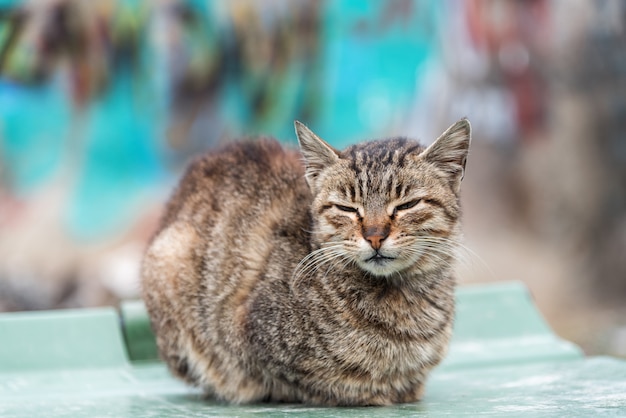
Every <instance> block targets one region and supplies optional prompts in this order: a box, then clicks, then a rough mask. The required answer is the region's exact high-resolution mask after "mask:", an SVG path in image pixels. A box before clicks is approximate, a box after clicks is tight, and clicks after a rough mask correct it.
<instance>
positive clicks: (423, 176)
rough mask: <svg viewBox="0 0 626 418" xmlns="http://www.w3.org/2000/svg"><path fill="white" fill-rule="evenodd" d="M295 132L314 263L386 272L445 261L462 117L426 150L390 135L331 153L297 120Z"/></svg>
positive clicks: (454, 220)
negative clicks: (309, 196)
mask: <svg viewBox="0 0 626 418" xmlns="http://www.w3.org/2000/svg"><path fill="white" fill-rule="evenodd" d="M296 133H297V136H298V141H299V143H300V148H301V150H302V154H303V156H304V162H305V166H306V180H307V183H308V184H309V187H310V188H311V191H312V193H313V196H314V199H313V204H312V208H311V212H312V215H313V220H314V226H313V235H312V236H313V239H314V240H315V241H316V243H317V244H318V245H319V246H320V249H319V250H318V253H319V257H317V258H319V260H320V262H324V263H329V265H336V266H342V265H345V266H348V265H356V266H358V267H359V268H361V269H362V270H364V271H366V272H369V273H371V274H373V275H375V276H385V277H390V276H394V275H396V274H399V275H400V276H401V275H402V272H405V271H415V270H417V271H422V272H426V271H429V270H432V269H435V268H441V267H446V266H449V263H450V261H451V259H452V258H453V255H452V253H453V252H454V251H455V249H456V242H457V241H458V239H459V234H460V232H459V231H460V229H459V221H460V219H459V218H460V206H459V189H460V185H461V180H462V179H463V174H464V172H465V161H466V159H467V154H468V150H469V145H470V137H471V128H470V123H469V121H468V120H467V119H462V120H460V121H458V122H457V123H455V124H454V125H452V126H451V127H450V128H448V129H447V130H446V131H445V132H444V133H443V134H442V135H441V136H440V137H439V138H438V139H437V140H436V141H435V142H434V143H433V144H432V145H431V146H429V147H428V148H424V147H423V146H421V145H420V144H419V143H418V142H415V141H411V140H408V139H404V138H396V139H386V140H379V141H372V142H364V143H361V144H357V145H353V146H351V147H349V148H347V149H345V150H344V151H337V150H335V149H334V148H332V147H331V146H330V145H328V144H327V143H326V142H324V141H323V140H322V139H321V138H319V137H318V136H317V135H316V134H315V133H313V132H312V131H311V130H310V129H308V128H307V127H306V126H304V125H303V124H301V123H300V122H296Z"/></svg>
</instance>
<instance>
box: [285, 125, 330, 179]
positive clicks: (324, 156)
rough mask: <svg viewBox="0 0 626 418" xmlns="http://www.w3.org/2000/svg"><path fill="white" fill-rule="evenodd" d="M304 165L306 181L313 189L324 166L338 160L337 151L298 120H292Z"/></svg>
mask: <svg viewBox="0 0 626 418" xmlns="http://www.w3.org/2000/svg"><path fill="white" fill-rule="evenodd" d="M294 124H295V127H296V136H297V137H298V143H300V150H301V151H302V155H303V156H304V163H305V166H306V174H305V177H306V181H307V183H308V184H309V187H310V188H311V189H313V190H315V180H316V179H317V177H318V176H319V174H320V173H321V172H322V170H324V168H326V167H328V166H330V165H332V164H334V163H336V162H337V161H338V160H339V152H338V151H337V150H335V149H334V148H333V147H331V146H330V145H328V144H327V143H326V142H325V141H324V140H323V139H322V138H320V137H319V136H317V135H315V133H313V131H311V130H310V129H309V128H307V127H306V126H304V124H303V123H301V122H299V121H295V122H294Z"/></svg>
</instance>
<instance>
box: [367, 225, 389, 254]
mask: <svg viewBox="0 0 626 418" xmlns="http://www.w3.org/2000/svg"><path fill="white" fill-rule="evenodd" d="M388 236H389V229H388V228H380V227H370V228H367V230H366V231H365V234H363V238H365V239H366V240H367V241H368V242H369V243H370V245H371V246H372V248H373V249H375V250H379V249H380V247H381V246H382V245H383V244H382V243H383V241H384V240H385V238H387V237H388Z"/></svg>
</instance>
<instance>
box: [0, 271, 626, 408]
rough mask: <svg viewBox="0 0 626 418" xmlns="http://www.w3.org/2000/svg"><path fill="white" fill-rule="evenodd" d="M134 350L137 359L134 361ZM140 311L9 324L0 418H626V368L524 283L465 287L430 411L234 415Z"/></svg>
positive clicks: (7, 317)
mask: <svg viewBox="0 0 626 418" xmlns="http://www.w3.org/2000/svg"><path fill="white" fill-rule="evenodd" d="M127 353H128V354H127ZM155 354H156V351H155V346H154V339H153V336H152V333H151V332H150V329H149V324H148V321H147V317H146V315H145V310H144V308H143V305H142V304H141V303H137V302H128V303H124V304H123V305H122V307H121V309H120V314H119V315H118V313H117V312H116V311H115V310H114V309H93V310H80V311H55V312H38V313H23V314H3V315H0V417H39V416H41V417H160V416H172V417H196V416H289V417H296V416H311V417H327V416H380V417H393V416H429V417H436V416H476V415H480V414H486V415H494V416H507V417H509V416H565V417H577V416H578V417H587V416H602V415H604V416H626V362H623V361H619V360H616V359H611V358H586V357H584V356H583V355H582V353H581V352H580V350H579V349H578V348H577V347H576V346H574V345H572V344H571V343H568V342H566V341H563V340H560V339H559V338H557V337H555V336H554V335H553V333H552V332H551V331H550V329H549V328H548V327H547V325H546V323H545V322H544V321H543V319H542V318H541V316H540V315H539V314H538V312H537V310H536V309H535V308H534V306H533V304H532V301H531V300H530V298H529V296H528V293H527V292H526V291H525V289H524V288H523V287H522V286H521V285H519V284H517V283H507V284H498V285H489V286H474V287H465V288H461V289H459V291H458V312H457V319H456V325H455V334H454V338H453V342H452V344H451V347H450V352H449V355H448V357H447V359H446V361H445V362H444V364H442V365H441V366H440V367H439V368H437V369H436V370H435V371H434V373H433V374H432V376H431V378H430V380H429V382H428V385H427V389H426V394H425V397H424V400H423V401H422V402H419V403H416V404H406V405H397V406H393V407H384V408H377V407H374V408H313V407H307V406H302V405H271V404H270V405H268V404H263V405H250V406H229V405H223V404H219V403H216V402H215V401H213V400H210V399H209V400H207V399H203V398H202V396H201V395H200V394H199V393H198V392H197V391H196V390H195V389H193V388H189V387H186V386H185V385H184V384H182V383H180V382H179V381H177V380H175V379H173V378H171V377H170V375H169V373H168V372H167V370H166V368H165V366H164V365H163V364H162V363H160V362H158V361H155Z"/></svg>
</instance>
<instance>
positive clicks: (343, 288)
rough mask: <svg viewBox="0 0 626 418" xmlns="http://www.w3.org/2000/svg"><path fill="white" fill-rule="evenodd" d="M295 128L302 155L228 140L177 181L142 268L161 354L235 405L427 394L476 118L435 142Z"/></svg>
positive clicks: (448, 317) (444, 322) (446, 329)
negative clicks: (334, 138) (362, 138)
mask: <svg viewBox="0 0 626 418" xmlns="http://www.w3.org/2000/svg"><path fill="white" fill-rule="evenodd" d="M296 132H297V134H298V139H299V141H300V145H301V150H302V154H300V153H298V152H295V151H290V150H286V149H284V148H282V147H281V146H280V145H279V144H278V143H277V142H275V141H273V140H269V139H261V140H258V141H254V142H242V143H237V144H232V145H229V146H227V147H225V148H222V149H220V150H217V151H214V152H212V153H209V154H207V155H205V156H203V157H201V158H200V159H198V160H196V161H195V162H194V163H193V164H192V165H191V166H190V167H189V169H188V171H187V173H186V174H185V176H184V177H183V179H182V180H181V182H180V184H179V186H178V188H177V189H176V191H175V192H174V194H173V196H172V198H171V199H170V201H169V202H168V204H167V207H166V211H165V216H164V217H163V221H162V224H161V228H160V230H159V231H158V233H157V234H156V235H155V237H154V239H153V240H152V242H151V244H150V246H149V248H148V250H147V252H146V254H145V258H144V262H143V267H142V284H143V295H144V299H145V302H146V306H147V308H148V312H149V314H150V317H151V321H152V326H153V329H154V331H155V333H156V336H157V344H158V346H159V350H160V353H161V355H162V357H163V358H164V360H165V361H166V362H167V364H168V365H169V367H170V370H171V371H172V372H173V373H174V374H175V375H177V376H179V377H181V378H182V379H184V380H186V381H187V382H189V383H191V384H194V385H198V386H200V387H202V388H203V389H204V390H205V392H206V393H207V394H209V395H212V396H215V397H216V398H218V399H222V400H226V401H228V402H233V403H248V402H256V401H268V400H269V401H284V402H305V403H310V404H318V405H387V404H393V403H400V402H412V401H416V400H418V399H420V397H421V395H422V393H423V388H424V382H425V380H426V377H427V375H428V373H429V371H430V370H431V369H432V368H433V367H434V366H435V365H437V364H438V363H439V362H440V361H441V359H442V358H443V356H444V355H445V352H446V348H447V345H448V340H449V338H450V334H451V330H452V322H453V316H454V299H453V291H454V278H453V277H452V276H451V270H452V265H453V261H454V254H455V253H454V251H455V249H456V243H457V242H458V240H459V238H460V227H459V217H460V208H459V184H460V181H461V178H462V176H463V172H464V169H465V160H466V157H467V152H468V148H469V141H470V126H469V122H467V120H461V121H459V122H457V123H456V124H455V125H453V126H452V127H451V128H450V129H448V131H446V132H445V133H444V134H443V135H442V136H441V137H440V138H439V139H438V140H437V141H435V143H434V144H433V145H431V146H430V147H428V148H427V149H425V148H424V147H422V146H421V145H420V144H418V143H417V142H415V141H411V140H408V139H404V138H396V139H387V140H381V141H373V142H365V143H362V144H358V145H354V146H352V147H349V148H348V149H346V150H344V151H341V152H340V151H337V150H334V149H333V148H332V147H330V146H329V145H328V144H326V143H325V142H324V141H322V140H321V139H320V138H318V137H317V136H316V135H315V134H314V133H313V132H311V131H310V130H309V129H308V128H306V127H305V126H304V125H302V124H299V123H296ZM305 179H306V180H305Z"/></svg>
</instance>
